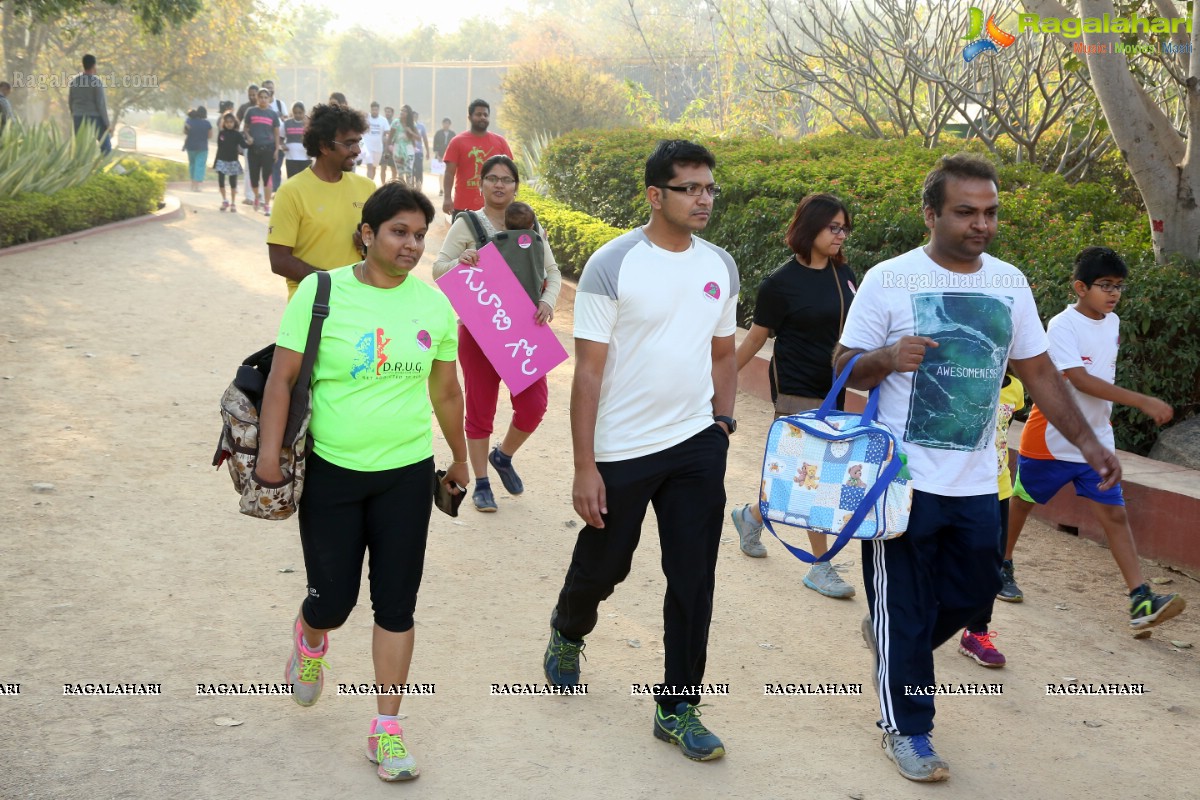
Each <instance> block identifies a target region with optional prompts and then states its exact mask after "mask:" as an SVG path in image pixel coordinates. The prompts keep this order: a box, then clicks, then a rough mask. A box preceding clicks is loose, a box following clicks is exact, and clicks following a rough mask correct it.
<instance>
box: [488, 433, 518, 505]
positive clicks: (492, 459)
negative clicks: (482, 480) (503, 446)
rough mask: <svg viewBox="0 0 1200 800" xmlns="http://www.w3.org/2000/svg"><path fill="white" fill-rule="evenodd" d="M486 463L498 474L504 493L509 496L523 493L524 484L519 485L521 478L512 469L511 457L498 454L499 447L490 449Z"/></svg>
mask: <svg viewBox="0 0 1200 800" xmlns="http://www.w3.org/2000/svg"><path fill="white" fill-rule="evenodd" d="M488 463H489V464H491V465H492V466H493V467H495V468H496V472H498V473H500V482H501V483H503V484H504V491H506V492H508V493H509V494H520V493H521V492H523V491H525V484H523V483H521V476H520V475H518V474H517V471H516V470H515V469H513V465H512V456H506V455H504V454H503V453H501V452H500V445H496V446H495V447H493V448H492V452H490V453H488Z"/></svg>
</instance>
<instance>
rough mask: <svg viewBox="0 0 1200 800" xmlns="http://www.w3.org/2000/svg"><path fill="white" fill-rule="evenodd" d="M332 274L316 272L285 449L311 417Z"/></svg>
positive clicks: (293, 393) (327, 313)
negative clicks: (311, 389)
mask: <svg viewBox="0 0 1200 800" xmlns="http://www.w3.org/2000/svg"><path fill="white" fill-rule="evenodd" d="M332 283H333V282H332V280H331V279H330V277H329V273H328V272H325V271H324V270H317V294H316V297H314V298H313V306H312V319H311V320H310V321H309V323H308V339H307V340H306V341H305V343H304V360H303V361H301V362H300V374H299V375H297V376H296V385H295V386H293V387H292V401H291V402H290V403H289V404H288V421H287V428H286V429H285V430H284V434H283V442H284V446H287V445H289V444H290V443H291V442H292V440H293V439H295V438H296V432H297V431H298V430H299V429H300V423H301V422H303V420H304V416H305V415H306V414H307V413H308V384H309V381H310V380H311V379H312V371H313V364H315V363H316V361H317V350H318V349H319V348H320V346H321V328H322V327H323V326H324V325H325V318H326V317H328V316H329V290H330V286H332Z"/></svg>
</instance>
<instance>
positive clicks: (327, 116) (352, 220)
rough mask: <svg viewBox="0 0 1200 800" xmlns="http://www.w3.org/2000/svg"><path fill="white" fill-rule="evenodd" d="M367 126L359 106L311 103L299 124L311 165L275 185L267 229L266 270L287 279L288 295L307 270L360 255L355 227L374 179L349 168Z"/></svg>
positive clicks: (343, 262) (348, 261) (346, 261)
mask: <svg viewBox="0 0 1200 800" xmlns="http://www.w3.org/2000/svg"><path fill="white" fill-rule="evenodd" d="M366 129H367V121H366V120H365V119H363V115H362V112H360V111H355V110H354V109H352V108H345V107H342V106H332V105H330V106H326V105H317V106H316V107H315V108H313V112H312V115H311V116H310V117H309V119H308V127H307V128H305V130H304V151H305V153H306V154H307V155H308V156H310V157H311V158H312V159H313V163H312V166H311V167H310V168H309V169H305V170H301V171H300V172H299V173H297V174H296V176H295V177H293V178H292V179H291V180H289V181H287V182H285V183H284V184H283V186H280V187H279V193H278V194H277V195H276V196H275V212H274V214H273V215H272V216H271V226H270V227H269V228H268V229H267V253H268V255H269V257H270V260H271V271H272V272H274V273H275V274H276V275H279V276H282V277H284V278H286V279H287V287H288V297H289V298H290V297H291V296H292V294H293V293H294V292H295V291H296V286H297V285H298V284H299V282H300V281H301V280H303V279H304V278H305V277H307V276H308V275H309V274H310V273H312V272H314V271H316V270H318V269H336V268H337V267H342V266H345V265H346V264H351V263H353V262H354V261H356V260H357V259H358V258H359V257H360V256H361V255H362V254H361V252H360V251H359V245H358V244H357V243H356V242H355V237H354V232H355V230H356V229H357V227H358V221H359V218H360V217H361V216H362V207H363V203H365V202H366V201H367V198H368V197H370V196H371V193H372V192H373V191H374V190H375V184H374V182H372V181H369V180H367V179H366V178H364V177H363V176H361V175H355V174H354V172H353V170H354V159H355V158H356V157H357V156H358V151H359V148H360V147H361V146H362V134H363V131H365V130H366Z"/></svg>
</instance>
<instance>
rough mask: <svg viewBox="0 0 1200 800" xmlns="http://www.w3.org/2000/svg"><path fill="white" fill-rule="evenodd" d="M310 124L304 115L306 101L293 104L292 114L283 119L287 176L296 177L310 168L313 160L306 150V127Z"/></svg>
mask: <svg viewBox="0 0 1200 800" xmlns="http://www.w3.org/2000/svg"><path fill="white" fill-rule="evenodd" d="M307 124H308V120H307V118H306V117H305V116H304V103H293V104H292V115H291V116H290V117H288V118H287V119H285V120H284V121H283V139H284V145H283V147H284V150H285V151H286V152H285V153H284V155H285V156H286V160H285V161H284V163H285V164H286V165H287V176H288V177H289V178H292V177H294V176H295V175H296V174H297V173H299V172H300V171H301V170H306V169H308V165H309V164H311V163H312V162H311V160H310V159H309V157H308V153H307V152H306V151H305V150H304V128H305V126H306V125H307Z"/></svg>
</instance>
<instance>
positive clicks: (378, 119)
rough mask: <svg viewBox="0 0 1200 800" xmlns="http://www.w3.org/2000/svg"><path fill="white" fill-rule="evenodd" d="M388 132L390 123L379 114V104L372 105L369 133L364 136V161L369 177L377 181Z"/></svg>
mask: <svg viewBox="0 0 1200 800" xmlns="http://www.w3.org/2000/svg"><path fill="white" fill-rule="evenodd" d="M387 131H388V121H387V119H386V118H385V117H382V116H380V114H379V103H377V102H373V103H371V113H370V115H369V116H368V117H367V132H366V133H365V134H364V135H363V141H362V143H363V160H364V161H366V164H367V177H368V178H370V179H371V180H375V168H376V167H378V166H379V163H380V162H381V161H382V160H383V135H384V134H385V133H387Z"/></svg>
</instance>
